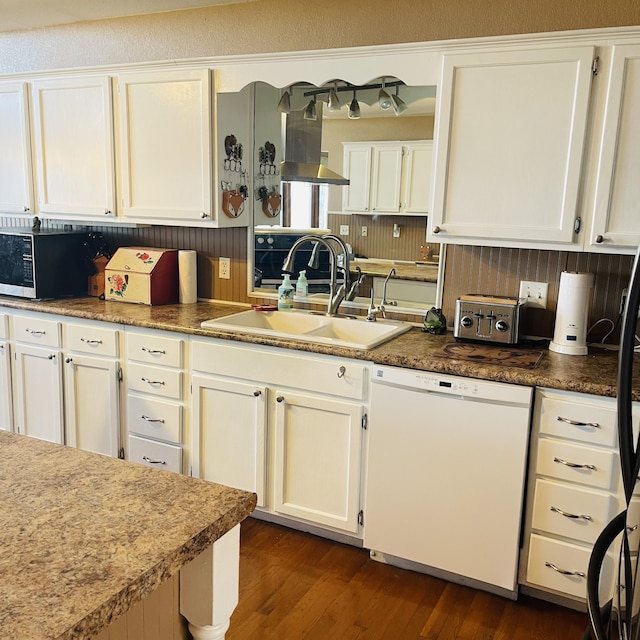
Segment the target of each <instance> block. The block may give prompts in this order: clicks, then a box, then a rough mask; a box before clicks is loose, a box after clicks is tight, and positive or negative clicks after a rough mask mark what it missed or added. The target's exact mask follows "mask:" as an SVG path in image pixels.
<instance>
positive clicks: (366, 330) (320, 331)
mask: <svg viewBox="0 0 640 640" xmlns="http://www.w3.org/2000/svg"><path fill="white" fill-rule="evenodd" d="M200 326H201V327H202V328H203V329H223V330H225V331H235V332H240V333H249V334H252V335H264V336H273V337H281V338H297V339H304V340H305V341H307V342H316V343H320V344H333V345H336V346H341V347H350V348H352V349H371V348H373V347H376V346H378V345H380V344H382V343H384V342H387V340H391V338H395V337H396V336H398V335H400V334H401V333H404V332H405V331H408V330H409V329H410V328H411V324H409V323H408V322H400V321H390V320H378V321H377V322H366V321H365V320H364V319H360V318H343V317H336V316H324V315H317V314H313V313H310V312H308V311H297V310H294V311H253V310H251V311H242V312H240V313H234V314H233V315H230V316H224V317H222V318H216V319H215V320H205V321H204V322H202V323H201V325H200Z"/></svg>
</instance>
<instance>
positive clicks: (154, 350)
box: [140, 347, 166, 355]
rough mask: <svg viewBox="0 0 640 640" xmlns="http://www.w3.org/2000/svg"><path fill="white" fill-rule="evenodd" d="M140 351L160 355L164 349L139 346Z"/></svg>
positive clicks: (163, 352)
mask: <svg viewBox="0 0 640 640" xmlns="http://www.w3.org/2000/svg"><path fill="white" fill-rule="evenodd" d="M140 351H144V352H145V353H161V354H162V355H164V354H165V353H166V351H165V350H164V349H149V348H148V347H141V349H140Z"/></svg>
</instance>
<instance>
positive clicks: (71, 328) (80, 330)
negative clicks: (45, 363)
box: [62, 323, 119, 358]
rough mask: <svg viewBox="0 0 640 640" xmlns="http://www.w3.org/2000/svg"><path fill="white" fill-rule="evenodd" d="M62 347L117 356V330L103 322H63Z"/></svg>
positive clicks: (81, 351)
mask: <svg viewBox="0 0 640 640" xmlns="http://www.w3.org/2000/svg"><path fill="white" fill-rule="evenodd" d="M62 332H63V335H64V340H63V342H64V348H65V349H68V350H69V351H79V352H80V353H91V354H94V355H100V356H110V357H112V358H117V357H118V336H119V331H118V330H117V329H112V328H111V327H108V326H105V325H103V324H75V323H74V324H71V323H70V324H66V323H65V324H64V325H63V327H62Z"/></svg>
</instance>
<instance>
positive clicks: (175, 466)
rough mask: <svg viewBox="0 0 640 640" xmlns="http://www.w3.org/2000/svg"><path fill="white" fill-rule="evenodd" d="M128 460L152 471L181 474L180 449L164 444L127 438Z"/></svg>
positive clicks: (144, 439)
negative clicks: (160, 470)
mask: <svg viewBox="0 0 640 640" xmlns="http://www.w3.org/2000/svg"><path fill="white" fill-rule="evenodd" d="M129 460H130V461H131V462H139V463H141V464H146V465H147V466H148V467H153V468H154V469H162V470H164V471H173V472H174V473H182V448H181V447H176V446H175V445H173V444H166V443H165V442H155V441H154V440H147V439H146V438H138V437H137V436H129Z"/></svg>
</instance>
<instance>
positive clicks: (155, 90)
mask: <svg viewBox="0 0 640 640" xmlns="http://www.w3.org/2000/svg"><path fill="white" fill-rule="evenodd" d="M211 105H212V101H211V74H210V71H209V70H208V69H196V70H184V69H181V70H170V71H151V72H136V73H123V74H121V75H120V76H119V78H118V111H119V137H120V153H119V160H120V166H119V171H120V187H121V196H120V205H121V212H122V215H123V217H124V218H127V219H132V220H145V221H150V220H154V219H157V220H165V221H167V220H170V221H171V223H172V224H189V225H194V224H201V223H205V224H207V223H208V224H210V223H211V220H212V219H213V218H214V211H213V207H212V204H213V203H212V134H211V121H212V113H211V111H212V108H211ZM165 223H166V222H165Z"/></svg>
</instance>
